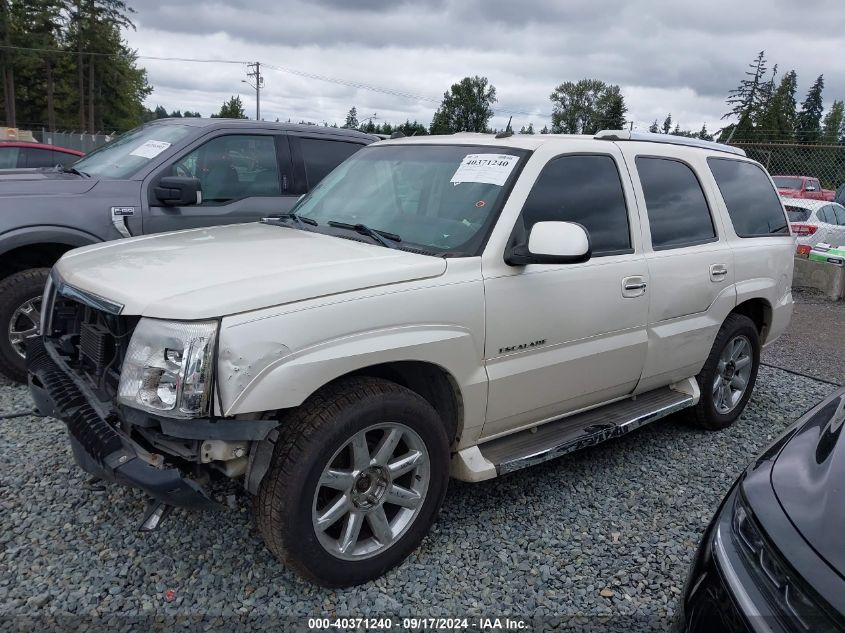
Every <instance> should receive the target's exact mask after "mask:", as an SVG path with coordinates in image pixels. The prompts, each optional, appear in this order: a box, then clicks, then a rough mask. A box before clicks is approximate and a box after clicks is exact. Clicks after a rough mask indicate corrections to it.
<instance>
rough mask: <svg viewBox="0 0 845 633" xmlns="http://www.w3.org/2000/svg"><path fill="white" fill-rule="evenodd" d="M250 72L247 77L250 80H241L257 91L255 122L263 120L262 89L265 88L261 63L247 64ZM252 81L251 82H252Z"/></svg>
mask: <svg viewBox="0 0 845 633" xmlns="http://www.w3.org/2000/svg"><path fill="white" fill-rule="evenodd" d="M247 68H249V72H247V74H246V76H247V77H249V79H241V81H242V82H243V83H245V84H249V85H250V86H251V87H252V88H254V89H255V120H256V121H260V120H261V89H262V88H263V87H264V77H262V76H261V62H253V63H251V64H247ZM250 80H251V81H250Z"/></svg>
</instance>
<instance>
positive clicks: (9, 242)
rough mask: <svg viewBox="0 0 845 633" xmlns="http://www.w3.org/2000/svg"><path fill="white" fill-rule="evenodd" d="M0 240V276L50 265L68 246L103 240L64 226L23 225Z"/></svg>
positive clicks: (67, 249)
mask: <svg viewBox="0 0 845 633" xmlns="http://www.w3.org/2000/svg"><path fill="white" fill-rule="evenodd" d="M0 240H2V250H1V251H0V279H3V278H5V277H8V276H9V275H12V274H14V273H16V272H20V271H22V270H27V269H29V268H51V267H52V266H53V264H55V263H56V262H57V261H58V259H59V258H60V257H61V256H62V255H64V254H65V253H66V252H68V251H69V250H72V249H74V248H78V247H80V246H87V245H89V244H95V243H98V242H100V241H102V240H100V239H99V238H97V237H96V236H94V235H92V234H90V233H86V232H85V231H80V230H78V229H73V228H70V227H63V226H39V227H24V228H21V229H16V230H14V231H9V232H7V233H4V234H2V235H0Z"/></svg>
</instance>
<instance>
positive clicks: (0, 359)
mask: <svg viewBox="0 0 845 633" xmlns="http://www.w3.org/2000/svg"><path fill="white" fill-rule="evenodd" d="M49 274H50V269H49V268H32V269H30V270H23V271H21V272H17V273H14V274H13V275H9V276H8V277H6V278H5V279H3V280H2V281H0V372H2V373H3V374H5V375H6V376H7V377H9V378H11V379H12V380H16V381H18V382H26V357H25V356H24V346H25V339H26V338H27V337H29V336H34V335H35V334H36V330H37V328H38V322H39V319H40V314H39V313H40V308H41V294H42V293H43V292H44V284H45V283H46V282H47V277H48V276H49Z"/></svg>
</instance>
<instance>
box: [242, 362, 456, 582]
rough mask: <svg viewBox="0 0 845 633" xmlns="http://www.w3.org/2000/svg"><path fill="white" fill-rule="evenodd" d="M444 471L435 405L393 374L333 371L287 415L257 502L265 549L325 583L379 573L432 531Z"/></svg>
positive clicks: (445, 445)
mask: <svg viewBox="0 0 845 633" xmlns="http://www.w3.org/2000/svg"><path fill="white" fill-rule="evenodd" d="M448 477H449V439H448V437H447V434H446V430H445V427H444V425H443V422H442V421H441V419H440V417H439V416H438V415H437V412H436V411H435V410H434V408H433V407H432V406H431V405H430V404H429V403H428V402H427V401H426V400H424V399H423V398H422V397H420V396H419V395H418V394H417V393H415V392H413V391H411V390H409V389H406V388H405V387H402V386H400V385H398V384H395V383H392V382H389V381H386V380H380V379H375V378H368V377H354V378H348V379H343V380H340V381H338V382H337V383H334V384H332V385H329V386H328V387H325V388H324V389H322V390H321V391H319V392H317V393H316V394H315V395H314V396H312V397H311V398H310V399H309V400H308V402H306V403H305V404H304V405H302V406H301V407H299V408H298V409H297V410H296V411H294V412H293V413H292V414H291V415H290V417H288V418H287V419H285V420H284V421H283V422H282V424H281V426H280V432H279V438H278V440H277V441H276V443H275V449H274V453H273V457H272V461H271V464H270V469H269V470H268V472H267V474H266V475H265V477H264V479H263V480H262V482H261V485H260V486H259V489H258V495H257V497H256V498H255V503H254V506H253V509H254V511H255V515H256V516H255V519H256V523H257V524H258V528H259V531H260V532H261V535H262V536H263V537H264V541H265V542H266V544H267V547H268V548H269V549H270V551H271V552H273V554H274V555H275V556H276V558H278V559H279V560H281V561H282V562H283V563H285V564H286V565H288V566H289V567H291V568H292V569H294V570H295V571H297V572H298V573H299V574H301V575H302V576H305V577H306V578H308V579H310V580H312V581H314V582H317V583H319V584H321V585H324V586H327V587H347V586H352V585H358V584H361V583H364V582H367V581H370V580H373V579H375V578H378V577H379V576H381V575H382V574H384V573H385V572H386V571H388V570H389V569H391V568H393V567H395V566H396V565H398V564H399V563H401V562H402V561H403V560H405V558H407V556H408V555H409V554H410V553H411V552H412V551H413V550H414V549H415V548H416V547H417V546H418V545H419V543H420V542H421V541H422V539H423V537H425V535H426V534H427V533H428V531H429V529H430V527H431V525H432V523H433V522H434V520H435V519H436V517H437V514H438V513H439V511H440V506H441V504H442V503H443V498H444V496H445V494H446V487H447V483H448Z"/></svg>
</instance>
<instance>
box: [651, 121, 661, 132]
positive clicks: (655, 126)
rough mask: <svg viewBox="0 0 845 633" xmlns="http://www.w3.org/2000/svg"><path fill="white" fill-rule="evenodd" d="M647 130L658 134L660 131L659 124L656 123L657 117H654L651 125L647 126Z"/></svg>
mask: <svg viewBox="0 0 845 633" xmlns="http://www.w3.org/2000/svg"><path fill="white" fill-rule="evenodd" d="M648 131H649V132H651V133H652V134H659V133H660V125H658V123H657V119H655V120H654V122H653V123H652V124H651V125H649V126H648Z"/></svg>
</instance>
